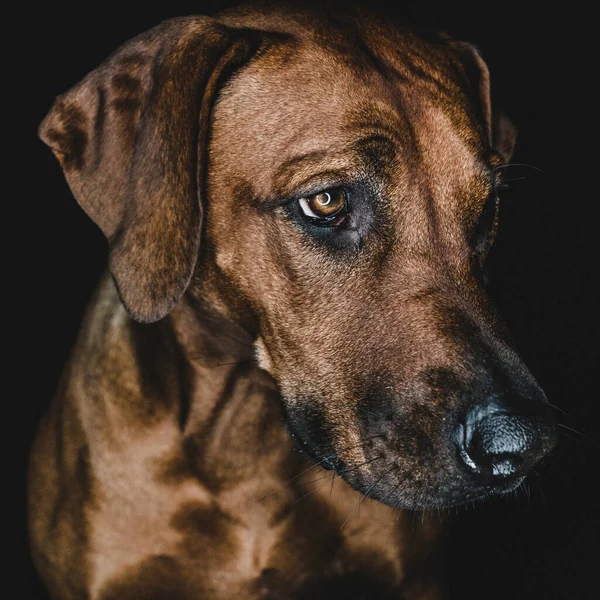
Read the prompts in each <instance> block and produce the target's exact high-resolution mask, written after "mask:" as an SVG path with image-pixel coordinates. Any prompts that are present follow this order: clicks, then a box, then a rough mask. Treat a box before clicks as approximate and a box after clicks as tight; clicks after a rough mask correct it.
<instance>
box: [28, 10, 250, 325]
mask: <svg viewBox="0 0 600 600" xmlns="http://www.w3.org/2000/svg"><path fill="white" fill-rule="evenodd" d="M258 37H259V36H258V35H251V34H250V33H249V32H243V31H235V30H229V29H226V28H225V27H222V26H221V25H219V24H217V23H215V22H214V21H212V20H211V19H209V18H207V17H188V18H180V19H173V20H170V21H167V22H165V23H163V24H162V25H159V26H158V27H156V28H154V29H152V30H150V31H148V32H146V33H144V34H142V35H140V36H139V37H137V38H135V39H133V40H131V41H130V42H128V43H127V44H125V45H124V46H123V47H122V48H121V49H119V50H118V51H117V52H116V53H115V54H114V55H113V56H111V57H110V58H109V59H108V60H107V61H106V62H105V63H104V64H102V65H101V66H100V67H99V68H98V69H96V70H95V71H93V72H91V73H90V74H89V75H87V77H85V79H83V81H81V82H80V83H79V84H78V85H77V86H75V87H74V88H73V89H71V90H70V91H69V92H67V93H66V94H64V95H63V96H60V97H59V98H58V99H57V100H56V102H55V104H54V106H53V107H52V110H51V111H50V113H49V114H48V116H47V117H46V118H45V120H44V121H43V122H42V124H41V126H40V137H41V138H42V140H43V141H44V142H46V143H47V144H48V145H49V146H50V147H51V148H52V150H53V152H54V154H55V155H56V156H57V158H58V160H59V161H60V163H61V165H62V167H63V170H64V172H65V175H66V178H67V181H68V183H69V185H70V187H71V190H72V191H73V194H74V195H75V197H76V199H77V201H78V202H79V204H80V205H81V206H82V207H83V209H84V210H85V211H86V212H87V213H88V215H89V216H90V217H91V218H92V219H93V220H94V221H95V222H96V223H97V225H98V226H99V227H100V229H102V231H103V232H104V234H105V235H106V237H107V238H108V243H109V252H110V270H111V272H112V274H113V276H114V279H115V281H116V284H117V287H118V289H119V293H120V295H121V298H122V300H123V303H124V304H125V307H126V308H127V310H128V311H129V313H130V314H131V316H132V317H133V318H135V319H136V320H138V321H142V322H150V321H155V320H158V319H160V318H162V317H164V316H165V315H166V314H167V313H168V312H169V310H170V309H171V308H172V307H173V306H174V305H175V303H176V302H177V301H178V300H179V298H180V296H181V295H182V294H183V292H184V291H185V289H186V288H187V285H188V283H189V281H190V278H191V276H192V273H193V271H194V267H195V265H196V260H197V257H198V253H199V244H200V230H201V222H202V202H201V199H200V194H201V193H202V182H203V179H204V176H203V175H204V174H203V172H202V171H203V168H204V163H205V156H204V154H205V149H206V142H207V139H206V138H207V134H208V128H209V120H210V112H211V108H212V104H213V101H214V97H215V95H216V91H217V89H218V86H219V83H220V81H221V80H222V77H223V76H224V74H226V73H228V72H231V71H232V70H233V69H234V68H236V67H237V66H239V65H241V64H242V63H243V62H244V61H245V60H246V59H247V58H248V56H249V55H250V53H251V52H252V49H253V46H256V42H257V39H258Z"/></svg>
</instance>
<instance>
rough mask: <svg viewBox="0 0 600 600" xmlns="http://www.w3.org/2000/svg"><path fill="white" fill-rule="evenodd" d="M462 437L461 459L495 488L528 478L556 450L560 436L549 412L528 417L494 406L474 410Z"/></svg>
mask: <svg viewBox="0 0 600 600" xmlns="http://www.w3.org/2000/svg"><path fill="white" fill-rule="evenodd" d="M544 408H546V407H544ZM459 436H460V437H459V448H460V457H461V459H462V461H463V462H464V464H465V465H466V467H467V468H468V470H469V471H470V472H471V473H472V474H474V475H475V476H476V477H478V478H479V479H480V480H481V482H482V483H485V484H487V485H490V484H492V485H493V484H495V483H497V484H501V483H505V482H506V481H507V480H509V479H516V478H518V477H521V476H523V475H526V474H527V472H528V471H529V470H530V469H531V468H532V467H533V466H534V465H535V464H536V463H537V462H539V461H540V460H541V459H542V458H543V457H544V456H545V455H546V454H547V453H548V452H549V451H550V450H552V448H553V447H554V445H555V443H556V437H557V433H556V424H555V421H554V418H553V417H552V415H551V414H550V411H549V410H542V411H540V412H539V413H538V414H535V415H527V416H526V415H520V414H509V413H507V412H506V411H502V409H500V408H498V407H495V406H490V407H486V408H476V409H473V410H471V411H470V412H469V413H468V415H467V418H466V419H465V423H464V424H463V425H461V427H460V434H459Z"/></svg>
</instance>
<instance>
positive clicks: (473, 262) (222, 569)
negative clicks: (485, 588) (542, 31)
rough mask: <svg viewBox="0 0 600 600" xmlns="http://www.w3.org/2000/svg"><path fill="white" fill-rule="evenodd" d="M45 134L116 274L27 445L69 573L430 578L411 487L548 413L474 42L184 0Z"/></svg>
mask: <svg viewBox="0 0 600 600" xmlns="http://www.w3.org/2000/svg"><path fill="white" fill-rule="evenodd" d="M41 136H42V138H43V139H44V141H45V142H46V143H47V144H49V145H50V146H51V148H52V149H53V151H54V153H55V154H56V156H57V157H58V159H59V160H60V162H61V165H62V167H63V169H64V171H65V174H66V177H67V179H68V181H69V184H70V186H71V188H72V190H73V193H74V195H75V196H76V198H77V200H78V201H79V202H80V204H81V205H82V207H83V208H84V209H85V210H86V212H87V213H88V214H89V215H90V217H91V218H92V219H94V221H95V222H96V223H97V224H98V225H99V226H100V228H101V229H102V231H103V232H104V233H105V234H106V236H107V238H108V241H109V248H110V270H111V272H112V275H113V278H114V282H115V283H116V287H115V286H114V285H113V281H112V280H111V279H110V278H109V277H106V278H105V279H104V281H103V282H102V284H101V286H100V288H99V291H98V293H97V296H96V298H95V301H94V303H93V305H92V307H91V309H90V312H89V314H88V316H87V319H86V322H85V325H84V327H83V330H82V334H81V337H80V339H79V341H78V344H77V347H76V350H75V352H74V355H73V359H72V361H71V363H70V365H69V367H68V370H67V373H66V374H65V377H64V380H63V383H62V386H61V390H60V393H59V394H58V395H57V398H56V399H55V401H54V403H53V405H52V407H51V409H50V411H49V413H48V415H47V416H46V418H45V420H44V421H43V423H42V425H41V428H40V431H39V434H38V437H37V440H36V442H35V446H34V449H33V454H32V463H31V473H30V532H31V539H32V547H33V552H34V557H35V562H36V565H37V568H38V569H39V571H40V573H41V574H42V576H43V578H44V580H45V582H46V583H47V585H48V587H49V589H50V590H51V592H52V594H53V595H54V596H55V597H57V598H91V599H103V600H108V599H117V598H119V599H121V598H125V599H127V598H132V599H134V598H135V599H142V598H185V599H187V598H190V599H191V598H194V599H196V598H202V599H210V600H213V599H219V600H224V599H230V598H240V599H258V598H268V599H296V598H311V599H313V598H320V599H326V600H330V599H333V598H353V599H356V598H368V599H369V600H376V599H383V598H405V599H409V600H414V599H425V598H439V597H440V596H441V595H442V585H441V583H440V578H439V577H438V569H439V566H440V564H439V560H438V556H437V541H436V540H437V538H438V537H439V532H438V529H439V527H438V521H437V518H436V521H435V523H433V522H430V521H429V520H428V519H423V520H422V519H421V518H420V517H419V518H418V519H416V520H415V519H413V514H412V513H410V512H409V511H412V510H420V509H429V508H435V507H445V506H449V505H455V504H458V503H462V502H465V501H470V500H473V499H476V498H482V497H485V496H487V495H489V494H491V493H495V492H504V491H507V490H512V489H514V488H515V487H516V486H517V485H519V483H520V482H521V481H522V479H523V476H524V475H525V474H526V472H527V471H528V470H529V469H530V468H531V467H532V465H534V464H535V463H536V462H537V461H538V460H539V459H540V458H541V457H542V456H543V455H544V454H545V453H546V452H547V451H548V450H549V449H550V448H551V447H552V445H553V444H554V440H555V429H554V424H553V421H552V419H551V417H550V415H549V411H548V408H547V404H546V402H545V398H544V395H543V392H542V391H541V390H540V389H539V387H538V385H537V384H536V382H535V380H534V379H533V377H532V376H531V374H530V373H529V372H528V370H527V368H526V367H525V366H524V364H523V363H522V361H521V359H520V358H519V357H518V355H517V354H516V353H515V351H514V350H513V349H512V347H511V345H510V342H509V341H508V340H507V335H506V332H505V330H504V327H503V325H502V323H501V322H500V320H499V319H498V317H497V315H496V314H495V313H494V311H493V309H492V308H491V306H490V304H489V302H488V300H487V299H486V296H485V293H484V291H483V287H482V283H481V271H482V265H483V262H484V260H485V257H486V253H487V251H488V249H489V247H490V245H491V244H492V242H493V238H494V234H495V230H496V225H497V204H498V201H497V196H496V185H497V182H498V176H499V173H501V171H500V170H499V169H498V167H500V166H501V165H502V164H504V163H505V162H506V160H507V159H508V153H509V151H508V149H509V148H510V147H511V143H512V137H511V136H512V128H511V126H510V124H509V122H508V121H507V120H506V119H493V118H492V113H491V109H490V99H489V82H488V72H487V69H486V67H485V64H484V63H483V62H482V60H481V58H480V57H479V56H478V54H477V52H476V51H474V50H473V49H472V48H471V47H470V46H469V45H467V44H464V43H460V42H455V41H453V40H450V39H448V38H446V37H444V36H438V37H434V36H428V38H427V39H425V38H423V37H419V36H417V35H416V34H415V33H413V32H412V31H410V30H408V29H406V28H404V27H398V26H392V25H391V24H390V23H388V22H387V21H386V20H384V19H380V18H377V17H375V16H373V15H370V14H367V13H364V12H361V11H359V10H358V9H357V10H356V12H351V13H350V12H347V13H346V14H345V15H344V16H339V15H335V14H330V13H328V12H327V11H326V10H322V11H319V10H308V9H301V8H294V7H287V8H282V7H281V6H280V5H279V7H278V6H271V7H269V6H267V5H258V6H257V5H250V6H244V7H241V8H238V9H235V10H231V11H229V12H225V13H222V14H221V15H220V16H218V17H216V18H205V17H190V18H181V19H175V20H172V21H169V22H166V23H164V24H162V25H160V26H158V27H156V28H155V29H153V30H151V31H149V32H147V33H146V34H143V35H141V36H140V37H138V38H136V39H134V40H132V41H131V42H129V43H128V44H126V45H125V46H123V47H122V48H121V49H120V50H118V51H117V52H116V54H114V55H113V56H112V57H111V58H110V59H108V61H107V62H106V63H104V64H103V65H102V66H101V67H100V68H98V69H97V70H95V71H94V72H92V73H91V74H89V75H88V76H87V77H86V78H85V79H84V80H83V81H82V82H81V83H80V84H79V85H77V86H76V87H75V88H73V89H72V90H71V91H70V92H68V93H67V94H66V95H64V96H62V97H60V98H59V99H58V100H57V102H56V104H55V106H54V108H53V109H52V111H51V112H50V114H49V115H48V117H47V118H46V120H45V121H44V123H43V124H42V126H41ZM117 290H118V293H117ZM127 313H129V315H131V316H132V317H133V319H131V318H129V316H128V314H127ZM255 357H257V358H258V363H259V365H260V367H261V368H259V367H258V366H257V365H256V362H255V360H254V359H255ZM282 417H283V418H282ZM292 438H295V441H294V440H293V439H292ZM297 445H299V446H300V447H302V448H303V449H304V450H305V452H306V453H307V454H308V455H310V456H311V457H312V458H313V459H314V462H312V463H309V462H308V461H307V460H306V459H305V458H303V457H304V454H303V453H301V452H298V451H297V450H296V448H297ZM311 465H312V466H311ZM336 474H337V475H341V478H339V479H337V478H336Z"/></svg>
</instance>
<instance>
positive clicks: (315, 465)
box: [258, 434, 382, 502]
mask: <svg viewBox="0 0 600 600" xmlns="http://www.w3.org/2000/svg"><path fill="white" fill-rule="evenodd" d="M378 437H382V435H380V434H377V435H373V436H371V437H368V438H365V439H364V440H363V441H362V442H361V443H360V444H355V445H353V446H347V447H345V448H341V449H340V450H339V451H338V452H334V453H333V454H329V455H327V456H320V457H317V458H320V460H318V461H317V462H314V461H315V460H316V459H313V461H311V462H312V464H310V465H309V466H308V467H306V469H303V470H302V471H300V473H297V474H296V475H294V477H292V478H291V479H288V480H287V481H286V482H285V483H283V484H282V485H281V487H280V488H278V489H284V488H286V487H287V486H288V485H290V483H292V482H293V481H296V479H298V478H299V477H301V476H302V475H304V473H306V472H307V471H310V470H311V469H315V468H316V467H318V466H319V465H321V464H323V463H324V462H325V461H326V460H328V459H330V458H333V457H334V456H336V455H337V454H338V453H339V452H345V451H346V450H352V449H353V448H358V447H361V446H363V444H364V443H365V442H368V441H370V440H372V439H375V438H378ZM276 492H277V490H272V491H270V492H269V493H268V494H266V495H265V496H263V497H262V498H260V499H259V500H258V502H262V501H263V500H266V499H267V498H269V497H270V496H272V495H273V494H275V493H276Z"/></svg>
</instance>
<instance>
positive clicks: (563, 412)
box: [548, 402, 569, 417]
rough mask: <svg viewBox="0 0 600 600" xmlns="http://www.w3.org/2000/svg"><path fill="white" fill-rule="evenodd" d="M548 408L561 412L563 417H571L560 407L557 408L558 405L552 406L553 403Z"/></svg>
mask: <svg viewBox="0 0 600 600" xmlns="http://www.w3.org/2000/svg"><path fill="white" fill-rule="evenodd" d="M548 406H551V407H552V408H555V409H556V410H557V411H558V412H561V413H562V414H563V415H565V417H568V416H569V415H568V414H567V412H566V411H564V410H563V409H562V408H560V406H556V404H552V403H551V402H548Z"/></svg>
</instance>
